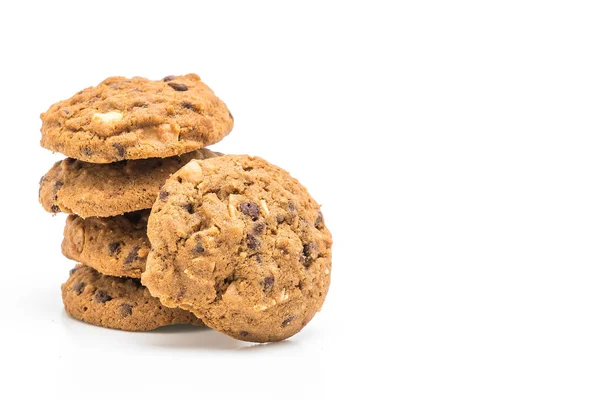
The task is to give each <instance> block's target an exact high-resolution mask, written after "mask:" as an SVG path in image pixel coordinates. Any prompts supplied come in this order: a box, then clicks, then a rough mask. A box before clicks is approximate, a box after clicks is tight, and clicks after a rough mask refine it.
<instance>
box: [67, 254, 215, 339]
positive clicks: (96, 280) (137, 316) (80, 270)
mask: <svg viewBox="0 0 600 400" xmlns="http://www.w3.org/2000/svg"><path fill="white" fill-rule="evenodd" d="M62 298H63V303H64V305H65V310H66V311H67V313H69V315H71V316H72V317H73V318H76V319H79V320H81V321H84V322H87V323H88V324H92V325H97V326H103V327H105V328H113V329H122V330H124V331H150V330H153V329H156V328H159V327H161V326H167V325H175V324H193V325H199V326H202V325H204V324H203V323H202V321H201V320H199V319H198V318H196V317H195V316H194V315H193V314H192V313H190V312H187V311H184V310H181V309H177V308H167V307H164V306H163V305H161V304H160V302H159V301H158V300H157V299H155V298H154V297H152V296H150V293H149V292H148V290H147V289H146V288H145V287H143V286H142V285H141V284H140V282H139V280H137V279H125V278H116V277H112V276H105V275H102V274H101V273H99V272H98V271H96V270H94V269H93V268H90V267H87V266H84V265H78V266H77V267H76V268H74V269H73V270H71V275H70V276H69V279H68V280H67V281H66V282H65V283H64V284H63V285H62Z"/></svg>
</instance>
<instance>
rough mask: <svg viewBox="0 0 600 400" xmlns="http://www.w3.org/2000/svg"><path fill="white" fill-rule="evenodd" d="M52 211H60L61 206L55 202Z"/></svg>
mask: <svg viewBox="0 0 600 400" xmlns="http://www.w3.org/2000/svg"><path fill="white" fill-rule="evenodd" d="M50 211H52V212H53V213H54V214H56V213H57V212H59V211H60V207H59V206H57V205H56V204H53V205H52V207H50Z"/></svg>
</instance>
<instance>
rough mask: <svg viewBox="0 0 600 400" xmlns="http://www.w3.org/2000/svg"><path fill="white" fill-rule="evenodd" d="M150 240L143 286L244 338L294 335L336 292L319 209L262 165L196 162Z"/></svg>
mask: <svg viewBox="0 0 600 400" xmlns="http://www.w3.org/2000/svg"><path fill="white" fill-rule="evenodd" d="M148 237H149V239H150V242H151V244H152V250H151V251H150V253H149V255H148V262H147V264H146V271H145V272H144V273H142V282H143V284H144V285H146V286H147V287H148V289H149V290H150V292H151V293H152V295H153V296H156V297H158V298H159V299H160V301H161V302H162V303H163V304H165V305H167V306H169V307H181V308H183V309H186V310H190V311H192V312H193V313H194V314H195V315H196V316H198V317H200V318H201V319H202V320H203V321H204V322H205V323H206V324H207V325H208V326H210V327H211V328H213V329H216V330H219V331H221V332H224V333H226V334H228V335H230V336H232V337H235V338H237V339H241V340H247V341H253V342H268V341H277V340H283V339H285V338H288V337H290V336H292V335H294V334H295V333H297V332H298V331H300V329H302V328H303V327H304V326H305V325H306V324H307V323H308V322H309V321H310V320H311V319H312V317H313V316H314V315H315V313H316V312H317V311H319V310H320V308H321V306H322V304H323V302H324V300H325V296H326V294H327V290H328V288H329V282H330V271H331V245H332V240H331V234H330V233H329V231H328V230H327V228H326V227H325V224H324V221H323V215H322V214H321V211H320V207H319V205H318V204H317V203H316V202H315V201H314V200H313V199H312V197H311V196H310V195H309V194H308V192H307V191H306V189H305V188H304V187H303V186H302V185H301V184H300V183H299V182H298V181H297V180H296V179H294V178H292V177H291V176H290V175H289V174H288V173H287V172H286V171H284V170H283V169H281V168H279V167H276V166H274V165H272V164H269V163H268V162H266V161H265V160H263V159H260V158H258V157H249V156H222V157H217V158H213V159H209V160H203V161H191V162H190V163H188V164H187V165H186V166H185V167H183V168H182V169H181V170H179V171H178V172H177V173H175V174H173V176H171V178H169V179H168V180H167V181H166V183H165V185H164V186H163V188H162V189H161V195H160V196H159V198H158V199H157V200H156V203H155V204H154V207H153V208H152V212H151V214H150V217H149V220H148Z"/></svg>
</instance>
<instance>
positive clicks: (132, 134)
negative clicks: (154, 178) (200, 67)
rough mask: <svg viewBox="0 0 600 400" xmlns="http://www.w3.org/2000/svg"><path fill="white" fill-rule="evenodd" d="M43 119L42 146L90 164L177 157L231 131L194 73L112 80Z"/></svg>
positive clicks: (224, 111)
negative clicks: (152, 78)
mask: <svg viewBox="0 0 600 400" xmlns="http://www.w3.org/2000/svg"><path fill="white" fill-rule="evenodd" d="M41 119H42V129H41V132H42V139H41V145H42V147H45V148H47V149H50V150H52V151H57V152H60V153H63V154H65V155H66V156H68V157H71V158H75V159H78V160H83V161H87V162H92V163H111V162H115V161H121V160H126V159H127V160H132V159H140V158H152V157H170V156H174V155H179V154H183V153H187V152H190V151H192V150H196V149H199V148H202V147H205V146H208V145H210V144H213V143H216V142H218V141H219V140H221V139H222V138H223V137H225V136H226V135H227V134H228V133H229V132H230V131H231V129H232V128H233V117H232V116H231V113H230V112H229V110H228V109H227V106H226V105H225V104H224V103H223V102H222V101H221V100H219V99H218V98H217V97H216V96H215V94H214V93H213V91H212V90H211V89H210V88H209V87H208V86H206V85H205V84H204V83H203V82H202V81H201V80H200V77H198V75H196V74H188V75H183V76H167V77H165V78H164V79H162V80H160V81H151V80H148V79H146V78H141V77H134V78H131V79H127V78H123V77H111V78H108V79H106V80H104V81H103V82H102V83H100V84H99V85H98V86H95V87H89V88H86V89H84V90H82V91H80V92H78V93H77V94H75V95H74V96H73V97H71V98H70V99H67V100H63V101H60V102H58V103H56V104H53V105H52V106H51V107H50V108H49V109H48V111H46V112H45V113H43V114H42V115H41Z"/></svg>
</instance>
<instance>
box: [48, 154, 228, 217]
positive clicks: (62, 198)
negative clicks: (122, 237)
mask: <svg viewBox="0 0 600 400" xmlns="http://www.w3.org/2000/svg"><path fill="white" fill-rule="evenodd" d="M219 155H221V153H215V152H212V151H210V150H208V149H200V150H196V151H192V152H191V153H187V154H184V155H181V156H175V157H169V158H150V159H146V160H130V161H120V162H117V163H112V164H92V163H87V162H84V161H78V160H75V159H72V158H67V159H64V160H62V161H59V162H57V163H56V164H54V166H53V167H52V168H51V169H50V171H48V173H46V175H44V176H43V177H42V179H41V181H40V203H42V206H43V207H44V209H45V210H46V211H48V212H51V213H57V212H60V211H62V212H66V213H69V214H77V215H79V216H81V217H83V218H88V217H111V216H114V215H121V214H124V213H126V212H131V211H137V210H143V209H146V208H151V207H152V205H153V204H154V201H155V200H156V196H157V195H158V192H159V190H160V187H161V186H162V185H163V184H164V183H165V180H166V179H167V178H168V177H169V175H171V174H172V173H174V172H175V171H177V170H178V169H180V168H181V167H182V166H184V165H185V164H187V163H188V162H189V161H190V160H192V159H204V158H211V157H216V156H219Z"/></svg>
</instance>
